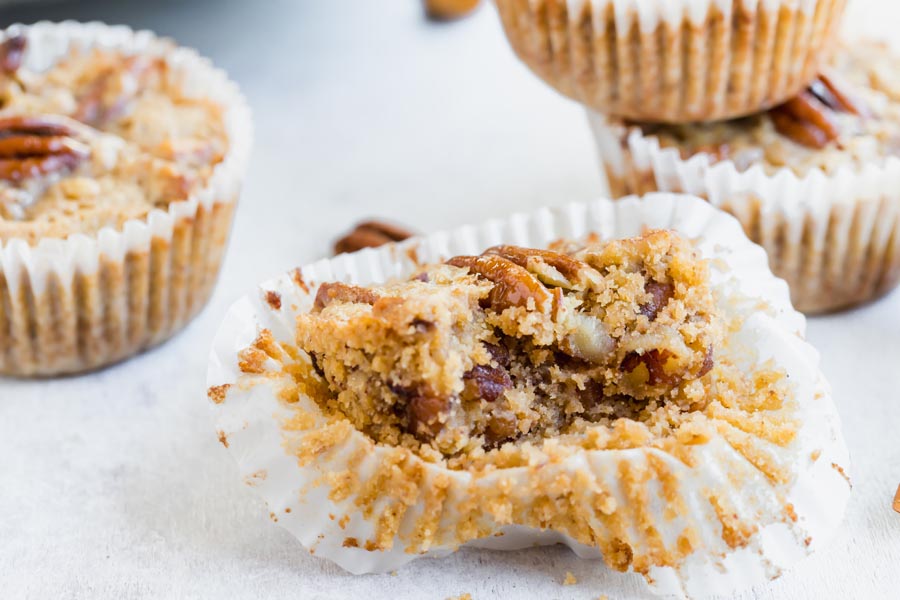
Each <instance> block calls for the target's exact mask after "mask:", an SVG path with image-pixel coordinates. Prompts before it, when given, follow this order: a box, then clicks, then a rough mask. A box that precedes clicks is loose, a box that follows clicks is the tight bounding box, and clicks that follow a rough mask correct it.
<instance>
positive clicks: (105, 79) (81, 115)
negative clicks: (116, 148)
mask: <svg viewBox="0 0 900 600" xmlns="http://www.w3.org/2000/svg"><path fill="white" fill-rule="evenodd" d="M164 68H165V62H164V61H163V60H162V59H161V58H148V57H145V56H127V57H124V58H123V59H122V60H121V61H119V62H116V63H114V64H111V65H109V66H108V67H107V68H105V69H103V70H102V71H101V72H100V74H99V75H98V76H97V77H96V78H95V79H94V81H92V82H91V83H90V84H89V85H88V86H87V88H86V90H85V91H84V93H83V94H81V95H80V97H79V98H78V105H77V107H76V108H75V112H74V113H73V114H72V117H74V118H75V119H78V120H79V121H81V122H83V123H87V124H88V125H91V126H93V127H101V126H103V125H105V124H107V123H109V122H110V121H113V120H115V119H117V118H119V117H121V116H122V115H123V114H125V112H126V111H127V109H128V104H129V103H130V102H131V101H132V100H134V98H135V97H137V95H138V94H139V93H140V92H141V90H142V89H143V88H144V87H145V86H146V84H147V82H148V81H149V79H150V77H152V76H153V75H154V74H157V73H161V72H162V71H163V70H164Z"/></svg>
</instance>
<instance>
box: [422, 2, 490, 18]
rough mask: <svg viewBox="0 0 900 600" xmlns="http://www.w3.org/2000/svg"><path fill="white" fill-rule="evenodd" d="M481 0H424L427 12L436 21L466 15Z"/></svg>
mask: <svg viewBox="0 0 900 600" xmlns="http://www.w3.org/2000/svg"><path fill="white" fill-rule="evenodd" d="M478 2H479V0H424V3H425V13H426V14H427V15H428V18H429V19H433V20H435V21H449V20H451V19H459V18H460V17H464V16H466V15H467V14H469V13H470V12H472V11H473V10H475V8H476V7H477V6H478Z"/></svg>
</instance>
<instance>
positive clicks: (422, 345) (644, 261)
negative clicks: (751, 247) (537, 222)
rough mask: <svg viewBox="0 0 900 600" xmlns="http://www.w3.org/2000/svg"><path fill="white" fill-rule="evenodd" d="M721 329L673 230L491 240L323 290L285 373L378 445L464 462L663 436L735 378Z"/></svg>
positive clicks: (304, 320)
mask: <svg viewBox="0 0 900 600" xmlns="http://www.w3.org/2000/svg"><path fill="white" fill-rule="evenodd" d="M725 326H726V323H724V322H723V320H722V318H721V317H720V316H719V315H717V313H716V309H715V300H714V295H713V292H712V290H711V288H710V285H709V281H708V267H707V264H706V262H705V261H704V260H702V259H701V258H700V257H699V256H698V255H697V253H696V251H695V250H694V249H693V247H692V246H691V245H690V243H688V242H687V241H686V240H684V239H682V238H680V237H678V236H676V235H675V234H673V233H671V232H666V231H655V232H648V233H647V234H645V235H643V236H641V237H638V238H633V239H627V240H617V241H611V242H606V243H596V242H593V243H589V244H587V245H574V244H571V243H560V244H557V245H555V247H554V248H551V249H550V250H542V249H531V248H520V247H515V246H497V247H494V248H491V249H489V250H488V251H486V252H485V253H483V254H482V255H479V256H460V257H455V258H452V259H450V260H448V261H447V262H446V263H445V264H440V265H431V266H428V267H424V268H423V269H422V270H421V272H419V273H418V274H417V275H416V276H414V277H413V278H411V279H410V280H409V281H405V282H398V283H392V284H387V285H383V286H376V287H359V286H353V285H348V284H342V283H328V284H324V285H321V286H320V287H319V289H318V292H317V294H316V298H315V303H314V306H313V309H312V311H310V312H309V313H306V314H301V315H300V316H299V317H298V320H297V339H296V343H297V350H298V351H299V352H300V353H301V354H302V355H304V356H307V357H308V360H309V368H304V369H299V370H298V369H295V370H294V371H292V372H293V374H294V375H295V377H296V379H297V381H298V384H299V385H300V386H301V387H302V388H303V389H304V390H305V392H306V393H308V394H310V395H312V396H313V398H314V399H315V400H316V402H317V403H319V404H320V406H321V408H322V409H323V410H324V411H325V412H326V413H328V414H332V415H340V416H341V417H342V418H346V419H347V420H349V422H350V423H352V424H353V426H354V427H355V428H357V429H358V430H360V431H362V432H364V433H366V434H367V435H368V436H370V437H371V438H372V439H373V440H375V441H376V442H379V443H384V444H389V445H394V446H403V447H407V448H410V449H412V450H414V451H415V452H417V453H419V454H420V455H421V456H423V457H425V458H427V459H429V460H445V459H446V460H449V461H450V464H451V466H459V467H461V466H464V465H465V464H471V461H472V460H476V457H479V456H484V455H485V453H490V452H491V451H492V450H494V449H499V448H504V447H505V446H507V445H516V446H520V445H522V444H534V443H541V442H542V441H543V440H545V439H547V438H564V437H566V436H572V435H577V434H579V433H583V432H585V431H586V430H587V429H589V428H594V427H598V426H600V427H607V428H616V427H617V425H616V423H617V422H619V421H622V420H626V421H632V422H636V423H642V424H644V427H648V428H651V429H652V430H654V431H655V434H658V435H662V436H666V435H673V432H674V430H675V428H677V426H678V424H679V423H680V422H681V421H682V420H684V418H686V417H687V416H688V415H691V414H693V413H702V411H704V410H705V409H707V408H708V406H709V404H710V402H711V401H712V400H714V399H716V398H717V396H716V393H714V391H715V390H714V388H715V387H716V386H718V390H719V391H720V392H725V390H726V388H727V387H731V388H734V389H737V387H738V386H739V385H740V386H743V385H744V384H743V383H741V384H738V383H735V382H729V383H728V385H727V386H724V387H723V385H722V383H721V381H720V380H721V379H722V378H725V379H728V378H729V377H732V376H733V374H734V371H735V370H734V368H733V366H732V365H727V364H720V361H718V360H716V348H717V347H718V346H719V345H720V344H722V343H723V341H722V340H723V336H724V331H725ZM254 353H255V354H254ZM254 355H258V356H259V357H260V360H265V358H264V357H265V356H266V355H265V353H262V354H260V353H258V352H257V351H256V350H253V349H248V351H246V353H245V362H246V363H247V364H248V365H251V364H255V363H254V361H253V360H252V356H254ZM248 357H249V358H248ZM248 368H249V367H248ZM253 371H254V369H250V370H249V371H248V372H253ZM726 373H727V374H729V375H727V376H726ZM717 381H718V382H719V383H716V382H717ZM751 387H752V386H751ZM718 399H719V400H721V398H718ZM731 402H732V401H729V403H731ZM632 433H633V432H632ZM629 435H631V434H629Z"/></svg>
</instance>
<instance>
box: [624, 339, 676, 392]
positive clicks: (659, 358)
mask: <svg viewBox="0 0 900 600" xmlns="http://www.w3.org/2000/svg"><path fill="white" fill-rule="evenodd" d="M669 356H670V354H669V351H668V350H657V349H655V348H654V349H653V350H648V351H647V352H644V353H643V354H638V353H637V352H630V353H629V354H628V355H627V356H626V357H625V358H624V359H623V360H622V367H621V368H622V371H624V372H625V373H631V372H633V371H634V370H635V369H637V368H638V367H640V366H641V365H643V366H644V368H645V369H646V370H647V384H648V385H656V384H660V383H661V384H664V385H673V384H675V383H677V381H678V378H677V377H676V376H674V375H670V374H669V373H667V372H666V369H665V364H666V361H667V360H668V359H669Z"/></svg>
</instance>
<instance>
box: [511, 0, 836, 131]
mask: <svg viewBox="0 0 900 600" xmlns="http://www.w3.org/2000/svg"><path fill="white" fill-rule="evenodd" d="M496 4H497V9H498V11H499V13H500V17H501V19H502V21H503V27H504V29H505V31H506V35H507V37H508V38H509V41H510V44H511V45H512V47H513V50H515V52H516V54H517V55H518V56H519V58H521V59H522V60H523V61H524V62H525V64H527V65H528V66H529V67H530V68H531V70H532V71H534V72H535V73H536V74H537V75H539V76H540V77H541V78H542V79H543V80H544V81H546V82H547V83H549V84H550V85H551V86H553V87H554V88H556V90H557V91H559V92H561V93H563V94H565V95H566V96H569V97H570V98H573V99H575V100H577V101H579V102H581V103H582V104H585V105H587V106H588V107H590V108H592V109H593V110H596V111H597V112H600V113H602V114H608V115H615V116H617V117H621V118H626V119H634V120H639V121H647V122H669V123H684V122H692V121H710V120H719V119H726V118H733V117H739V116H743V115H747V114H751V113H755V112H758V111H760V110H764V109H766V108H770V107H772V106H774V105H776V104H779V103H781V102H784V101H785V100H787V99H788V98H790V97H792V96H794V95H795V94H797V93H798V92H799V91H800V90H801V89H803V87H804V86H806V85H807V84H808V83H809V82H810V81H812V80H813V79H814V78H815V76H816V74H817V73H818V71H819V68H820V66H821V65H822V63H823V62H824V59H825V58H826V56H827V54H828V53H829V51H830V50H831V46H832V43H833V41H834V37H835V35H836V32H837V29H838V23H839V21H840V17H841V15H842V14H843V10H844V5H845V1H844V0H773V1H766V2H762V1H756V0H637V1H635V0H496Z"/></svg>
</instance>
